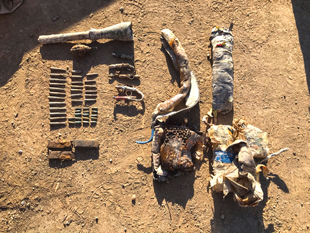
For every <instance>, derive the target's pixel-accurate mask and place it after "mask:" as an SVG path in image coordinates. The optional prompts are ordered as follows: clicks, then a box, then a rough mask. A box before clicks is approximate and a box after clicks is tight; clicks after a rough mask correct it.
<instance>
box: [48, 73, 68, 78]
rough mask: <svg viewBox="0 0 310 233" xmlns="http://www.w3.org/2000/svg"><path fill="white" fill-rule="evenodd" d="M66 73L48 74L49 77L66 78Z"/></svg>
mask: <svg viewBox="0 0 310 233" xmlns="http://www.w3.org/2000/svg"><path fill="white" fill-rule="evenodd" d="M66 75H67V74H66V73H65V74H62V73H51V74H50V76H51V77H57V78H66Z"/></svg>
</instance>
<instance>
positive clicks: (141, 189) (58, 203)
mask: <svg viewBox="0 0 310 233" xmlns="http://www.w3.org/2000/svg"><path fill="white" fill-rule="evenodd" d="M121 7H123V8H124V11H123V13H121V12H120V10H119V9H120V8H121ZM122 21H132V23H133V31H134V43H130V42H115V41H105V40H102V41H98V42H96V43H92V44H91V46H92V47H97V49H96V50H93V51H92V53H91V55H90V56H88V57H85V58H82V59H73V58H72V56H71V54H70V52H69V50H70V48H71V46H72V44H70V43H69V44H57V45H47V46H40V45H39V44H38V42H37V38H38V36H39V35H44V34H53V33H61V32H78V31H84V30H89V29H90V28H103V27H107V26H110V25H113V24H116V23H119V22H122ZM231 24H232V25H233V34H234V40H235V44H234V51H233V58H234V65H235V73H234V74H235V75H234V77H235V80H234V85H235V89H234V112H233V113H231V114H229V115H228V116H226V117H225V118H222V120H221V122H222V123H223V122H225V121H230V120H231V119H232V118H243V119H245V120H247V121H248V122H249V123H251V124H253V125H255V126H257V127H259V128H261V129H262V130H263V131H265V132H268V135H269V148H270V152H275V151H278V150H279V149H281V148H284V147H289V148H290V150H289V151H287V152H285V153H283V154H281V155H279V156H277V157H274V158H272V159H271V160H270V161H269V162H268V167H269V169H270V171H271V174H270V177H269V179H265V178H263V177H261V182H262V186H263V190H264V193H265V197H264V201H262V202H261V203H260V204H259V205H258V206H257V207H254V208H241V207H239V206H238V205H237V203H235V202H234V201H233V198H232V195H229V196H228V197H226V198H225V200H222V194H221V193H212V191H211V190H209V189H208V180H209V177H210V172H211V170H210V169H209V168H210V161H209V159H208V158H209V154H210V153H209V152H206V156H205V158H204V162H203V163H202V165H201V166H200V167H199V169H197V170H196V171H195V172H194V173H190V174H188V175H184V176H180V177H178V178H175V179H171V180H170V181H169V182H167V183H157V182H154V181H153V179H152V173H151V159H150V155H151V144H146V145H138V144H136V143H135V140H137V139H138V140H146V139H148V138H149V137H150V134H151V130H150V120H151V114H152V111H153V110H154V109H155V107H156V105H157V104H158V103H159V102H161V101H164V100H166V99H168V98H169V97H171V96H173V95H174V94H175V93H177V92H178V89H179V87H178V77H177V76H176V72H175V71H174V70H173V68H172V63H171V62H170V61H169V58H168V57H167V55H166V54H165V53H164V51H163V49H162V46H161V41H160V31H161V30H162V29H164V28H168V29H170V30H172V31H173V32H174V33H175V34H176V36H177V37H178V38H179V40H180V41H181V43H182V44H183V46H184V48H185V51H186V52H187V55H188V57H189V60H190V65H191V68H192V70H193V71H194V73H195V75H196V77H197V79H198V83H199V88H200V94H201V101H200V102H199V105H198V106H196V107H195V108H194V109H192V110H191V112H190V114H183V115H181V116H179V119H181V118H183V117H188V118H189V123H190V124H193V125H196V126H197V127H198V128H199V129H200V130H202V131H205V126H204V125H203V123H201V118H202V116H203V115H205V114H206V113H207V111H208V110H209V109H210V107H211V80H212V76H211V71H212V70H211V65H210V62H209V61H208V59H207V54H208V53H210V48H209V34H210V32H211V29H212V28H213V27H214V26H217V25H218V26H227V27H229V26H230V25H231ZM309 25H310V3H309V1H307V0H304V1H303V0H292V1H289V0H253V1H247V0H239V1H237V0H218V1H211V0H196V1H192V0H184V1H178V0H172V1H167V0H157V1H150V0H149V1H143V0H122V1H111V0H110V1H103V0H101V1H95V0H93V1H84V0H77V1H60V0H55V1H48V0H32V1H29V0H25V1H24V3H23V4H22V6H21V7H20V8H18V9H17V10H16V11H15V12H14V13H12V14H8V15H0V99H1V101H0V120H1V124H0V174H1V175H0V225H1V227H0V231H1V232H61V231H62V232H213V233H216V232H219V233H222V232H310V229H309V227H310V198H309V197H310V195H309V194H310V160H309V155H308V153H309V150H310V143H309V130H310V125H309V123H310V116H309V107H310V103H309V83H310V81H309V80H310V57H309V56H310V55H309V54H310V37H309ZM89 43H90V42H89ZM112 52H123V53H134V56H135V58H134V65H135V67H136V70H137V74H138V75H140V76H141V79H140V81H135V82H131V81H129V82H128V81H125V80H115V79H110V78H109V77H108V65H109V64H112V63H116V62H120V61H121V60H119V59H116V58H113V57H112V56H111V53H112ZM50 66H57V67H63V68H66V67H69V68H70V69H72V68H76V69H81V70H83V72H84V73H83V74H85V73H87V72H97V73H99V77H98V78H97V87H98V101H97V102H96V103H95V104H94V106H96V107H98V108H99V119H98V124H97V125H96V126H95V127H78V128H75V127H73V128H72V127H70V128H69V127H68V126H67V127H64V128H50V127H49V119H48V118H49V104H48V88H49V73H50V70H49V67H50ZM118 83H122V84H124V83H125V84H131V85H134V86H136V87H138V88H139V89H140V90H141V91H142V92H144V94H145V100H144V102H143V103H133V102H130V103H125V102H122V101H120V102H116V101H115V100H113V99H112V96H113V95H115V94H117V91H116V89H115V85H116V84H118ZM68 91H69V90H68ZM67 108H68V115H72V114H73V108H72V106H71V105H70V102H69V99H68V102H67ZM177 120H178V119H177ZM57 138H60V139H65V140H72V139H75V138H78V139H98V140H99V141H100V149H99V152H96V151H83V152H80V153H79V154H77V159H76V161H74V162H56V161H53V162H49V160H48V159H47V148H46V147H47V141H48V140H49V139H50V140H53V139H57ZM20 150H22V154H20V153H19V151H20ZM110 159H112V163H110ZM133 194H135V195H136V203H135V204H133V203H132V200H131V198H132V196H133Z"/></svg>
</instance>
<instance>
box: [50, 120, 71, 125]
mask: <svg viewBox="0 0 310 233" xmlns="http://www.w3.org/2000/svg"><path fill="white" fill-rule="evenodd" d="M50 125H67V123H66V122H65V121H63V122H50Z"/></svg>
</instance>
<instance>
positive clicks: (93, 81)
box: [84, 80, 96, 84]
mask: <svg viewBox="0 0 310 233" xmlns="http://www.w3.org/2000/svg"><path fill="white" fill-rule="evenodd" d="M84 82H85V84H86V83H96V80H85V81H84Z"/></svg>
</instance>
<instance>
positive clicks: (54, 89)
mask: <svg viewBox="0 0 310 233" xmlns="http://www.w3.org/2000/svg"><path fill="white" fill-rule="evenodd" d="M49 90H50V91H59V92H64V91H65V89H64V88H61V87H60V88H58V87H50V88H49Z"/></svg>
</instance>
